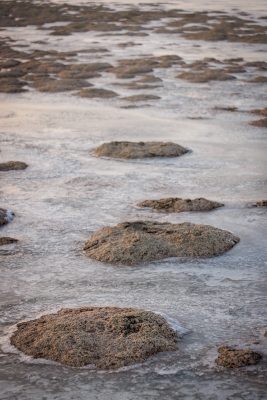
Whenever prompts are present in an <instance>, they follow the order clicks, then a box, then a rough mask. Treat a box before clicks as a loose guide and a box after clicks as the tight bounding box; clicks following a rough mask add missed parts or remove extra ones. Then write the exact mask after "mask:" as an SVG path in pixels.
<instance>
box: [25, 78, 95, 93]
mask: <svg viewBox="0 0 267 400" xmlns="http://www.w3.org/2000/svg"><path fill="white" fill-rule="evenodd" d="M33 86H34V88H35V89H37V90H39V91H40V92H50V93H56V92H66V91H69V90H75V89H80V88H82V87H87V86H90V83H89V82H87V81H86V80H82V79H81V80H78V79H53V78H45V79H39V80H36V81H34V83H33Z"/></svg>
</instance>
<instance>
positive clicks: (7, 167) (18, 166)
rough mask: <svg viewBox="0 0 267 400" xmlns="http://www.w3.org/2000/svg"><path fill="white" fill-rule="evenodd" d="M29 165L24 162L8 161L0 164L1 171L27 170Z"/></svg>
mask: <svg viewBox="0 0 267 400" xmlns="http://www.w3.org/2000/svg"><path fill="white" fill-rule="evenodd" d="M27 167H28V165H27V164H26V163H25V162H22V161H7V162H3V163H0V171H16V170H22V169H26V168H27Z"/></svg>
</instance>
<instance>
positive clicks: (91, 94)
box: [76, 88, 118, 99]
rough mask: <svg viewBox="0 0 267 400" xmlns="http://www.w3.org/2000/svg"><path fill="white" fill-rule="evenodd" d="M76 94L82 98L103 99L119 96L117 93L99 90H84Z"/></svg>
mask: <svg viewBox="0 0 267 400" xmlns="http://www.w3.org/2000/svg"><path fill="white" fill-rule="evenodd" d="M76 94H77V95H78V96H80V97H87V98H101V99H111V98H113V97H116V96H118V95H117V93H115V92H113V91H112V90H107V89H98V88H92V89H82V90H80V91H79V92H78V93H76Z"/></svg>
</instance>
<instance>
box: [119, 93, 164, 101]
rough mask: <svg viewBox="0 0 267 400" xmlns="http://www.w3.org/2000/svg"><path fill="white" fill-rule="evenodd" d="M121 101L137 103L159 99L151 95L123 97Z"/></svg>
mask: <svg viewBox="0 0 267 400" xmlns="http://www.w3.org/2000/svg"><path fill="white" fill-rule="evenodd" d="M122 100H126V101H133V102H137V101H149V100H160V97H159V96H155V95H153V94H137V95H134V96H127V97H123V98H122Z"/></svg>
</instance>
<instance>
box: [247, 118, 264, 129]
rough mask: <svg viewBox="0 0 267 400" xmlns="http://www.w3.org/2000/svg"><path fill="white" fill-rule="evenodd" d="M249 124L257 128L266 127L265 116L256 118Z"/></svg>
mask: <svg viewBox="0 0 267 400" xmlns="http://www.w3.org/2000/svg"><path fill="white" fill-rule="evenodd" d="M249 124H250V125H252V126H257V127H258V128H267V118H261V119H257V120H256V121H251V122H250V123H249Z"/></svg>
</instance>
